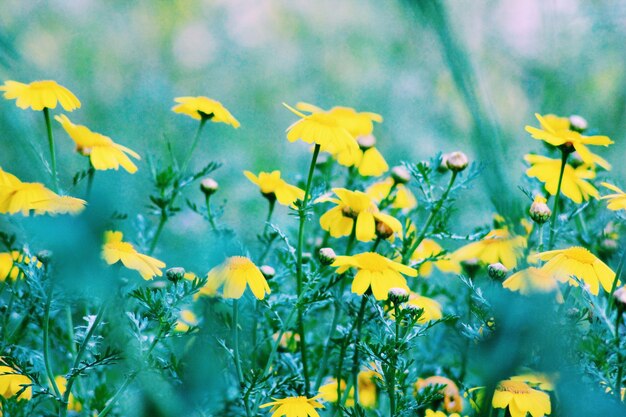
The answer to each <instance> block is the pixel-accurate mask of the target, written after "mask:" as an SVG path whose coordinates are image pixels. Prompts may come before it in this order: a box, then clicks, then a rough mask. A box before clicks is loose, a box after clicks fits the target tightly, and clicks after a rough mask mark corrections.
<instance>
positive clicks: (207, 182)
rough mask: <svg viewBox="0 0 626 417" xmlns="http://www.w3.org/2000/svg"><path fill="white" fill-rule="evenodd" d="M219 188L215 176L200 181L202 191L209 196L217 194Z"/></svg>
mask: <svg viewBox="0 0 626 417" xmlns="http://www.w3.org/2000/svg"><path fill="white" fill-rule="evenodd" d="M219 188H220V187H219V184H218V183H217V181H215V180H214V179H213V178H205V179H203V180H202V181H200V191H202V192H203V193H204V195H206V196H207V197H208V196H210V195H213V194H215V193H216V192H217V190H218V189H219Z"/></svg>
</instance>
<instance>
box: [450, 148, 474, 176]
mask: <svg viewBox="0 0 626 417" xmlns="http://www.w3.org/2000/svg"><path fill="white" fill-rule="evenodd" d="M468 164H469V160H468V159H467V155H465V154H464V153H463V152H452V153H449V154H448V155H446V166H447V167H448V169H449V170H450V171H453V172H461V171H463V170H464V169H465V168H467V165H468Z"/></svg>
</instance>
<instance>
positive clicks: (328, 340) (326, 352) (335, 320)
mask: <svg viewBox="0 0 626 417" xmlns="http://www.w3.org/2000/svg"><path fill="white" fill-rule="evenodd" d="M340 312H341V306H340V304H339V300H338V299H335V303H334V311H333V321H332V323H331V325H330V328H329V330H328V336H327V337H326V343H325V344H324V354H323V356H322V363H321V365H320V369H319V371H318V373H317V379H316V380H315V385H314V387H313V390H314V391H315V392H317V391H318V390H319V388H320V386H321V385H322V379H323V378H324V374H325V373H326V368H327V367H328V357H329V356H330V350H331V347H332V346H331V340H332V337H333V334H335V330H336V328H337V324H339V313H340Z"/></svg>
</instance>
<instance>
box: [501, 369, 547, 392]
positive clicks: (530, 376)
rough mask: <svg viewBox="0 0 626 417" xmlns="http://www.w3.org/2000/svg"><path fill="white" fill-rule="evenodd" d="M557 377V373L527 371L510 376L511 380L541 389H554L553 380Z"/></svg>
mask: <svg viewBox="0 0 626 417" xmlns="http://www.w3.org/2000/svg"><path fill="white" fill-rule="evenodd" d="M557 378H558V374H554V375H548V374H542V373H536V372H529V373H525V374H521V375H516V376H512V377H511V378H509V379H511V380H512V381H522V382H525V383H526V384H528V385H530V386H531V387H532V388H538V389H540V390H542V391H554V381H555V380H556V379H557Z"/></svg>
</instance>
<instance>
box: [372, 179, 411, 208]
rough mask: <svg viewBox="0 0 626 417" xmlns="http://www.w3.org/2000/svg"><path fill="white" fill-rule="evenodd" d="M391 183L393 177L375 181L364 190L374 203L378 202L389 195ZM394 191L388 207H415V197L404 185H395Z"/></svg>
mask: <svg viewBox="0 0 626 417" xmlns="http://www.w3.org/2000/svg"><path fill="white" fill-rule="evenodd" d="M393 183H394V181H393V178H387V179H385V180H383V181H379V182H375V183H374V184H372V185H370V186H369V187H368V188H367V190H365V194H367V195H369V196H370V197H371V198H372V200H374V201H375V202H376V203H380V202H381V201H383V200H384V199H385V198H386V197H387V196H388V195H389V191H390V190H391V187H393ZM394 192H395V198H394V200H393V203H391V205H390V207H392V208H395V209H401V210H411V209H414V208H415V207H417V199H416V198H415V196H414V195H413V193H412V192H411V190H409V188H408V187H407V186H406V185H404V184H398V185H396V188H395V191H394Z"/></svg>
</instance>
